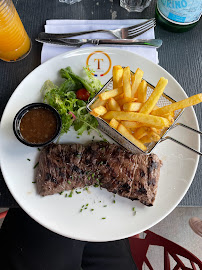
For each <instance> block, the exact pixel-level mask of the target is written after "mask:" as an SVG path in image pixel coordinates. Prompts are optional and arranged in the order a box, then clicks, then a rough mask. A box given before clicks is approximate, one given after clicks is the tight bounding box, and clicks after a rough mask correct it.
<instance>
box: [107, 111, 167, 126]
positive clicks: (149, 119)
mask: <svg viewBox="0 0 202 270" xmlns="http://www.w3.org/2000/svg"><path fill="white" fill-rule="evenodd" d="M103 118H104V119H106V120H110V119H112V118H115V119H116V120H127V121H137V122H141V123H145V124H148V125H151V126H153V127H157V128H158V127H162V126H164V127H168V126H169V121H168V120H167V119H166V118H163V117H158V116H154V115H147V114H143V113H135V112H117V111H109V112H107V113H106V114H105V115H103Z"/></svg>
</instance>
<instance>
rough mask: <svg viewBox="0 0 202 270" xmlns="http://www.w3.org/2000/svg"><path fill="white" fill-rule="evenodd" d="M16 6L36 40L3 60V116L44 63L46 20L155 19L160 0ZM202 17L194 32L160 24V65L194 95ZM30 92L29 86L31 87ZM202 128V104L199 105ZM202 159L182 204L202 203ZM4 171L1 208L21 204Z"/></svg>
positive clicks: (199, 81)
mask: <svg viewBox="0 0 202 270" xmlns="http://www.w3.org/2000/svg"><path fill="white" fill-rule="evenodd" d="M13 2H14V5H15V7H16V9H17V11H18V13H19V15H20V17H21V19H22V21H23V23H24V25H25V28H26V30H27V32H28V34H29V36H30V38H31V39H32V45H33V47H32V51H31V53H30V54H29V56H27V58H25V59H24V60H23V61H20V62H16V63H6V62H3V61H0V74H1V75H0V76H1V83H0V100H1V102H0V116H2V113H3V110H4V108H5V106H6V104H7V102H8V100H9V98H10V96H11V95H12V93H13V91H14V90H15V88H16V87H17V86H18V85H19V83H20V82H21V81H22V80H23V79H24V78H25V77H26V76H27V75H28V74H29V73H30V72H31V71H32V70H33V69H34V68H36V67H37V66H38V65H40V56H41V44H39V43H37V42H35V38H36V37H37V35H38V33H39V32H41V31H44V28H43V25H44V24H45V21H46V19H89V20H91V19H94V20H95V19H132V18H151V17H154V14H155V5H156V1H152V3H151V5H150V6H149V7H148V8H147V9H146V10H145V11H143V12H142V13H140V14H138V13H128V12H127V11H126V10H125V9H123V8H121V7H120V6H119V0H82V2H80V3H76V4H74V5H71V6H69V5H66V4H63V3H59V0H51V1H48V0H43V1H35V0H29V1H23V0H13ZM201 30H202V20H200V22H199V24H198V25H197V26H196V27H195V28H194V29H193V30H191V31H190V32H186V33H180V34H178V33H171V32H167V31H166V30H164V29H162V28H161V27H160V26H158V25H157V27H156V29H155V34H156V38H160V39H162V40H163V46H162V47H161V48H160V49H159V61H160V62H159V64H160V65H161V66H162V67H163V68H165V69H166V70H167V71H168V72H169V73H170V74H172V75H173V77H174V78H175V79H176V80H177V81H178V82H179V83H180V84H181V86H182V87H183V88H184V89H185V91H186V93H187V94H188V95H189V96H191V95H194V94H196V93H199V92H202V90H201V85H202V76H201V70H202V54H201V44H202V31H201ZM27 91H29V89H28V90H27ZM195 111H196V115H197V118H198V121H199V125H200V129H201V118H202V111H201V106H196V107H195ZM201 165H202V162H201V161H199V166H198V169H197V173H196V175H195V178H194V180H193V183H192V185H191V187H190V188H189V190H188V192H187V194H186V196H185V197H184V198H183V200H182V201H181V202H180V204H179V206H202V196H201V186H202V166H201ZM17 206H18V205H17V203H16V201H15V200H14V198H13V197H12V195H11V194H10V192H9V190H8V188H7V186H6V184H5V182H4V179H3V176H2V174H1V173H0V207H17Z"/></svg>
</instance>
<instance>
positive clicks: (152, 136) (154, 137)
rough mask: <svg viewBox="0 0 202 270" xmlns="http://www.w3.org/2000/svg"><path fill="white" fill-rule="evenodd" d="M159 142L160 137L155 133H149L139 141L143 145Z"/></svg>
mask: <svg viewBox="0 0 202 270" xmlns="http://www.w3.org/2000/svg"><path fill="white" fill-rule="evenodd" d="M159 140H160V136H159V135H158V134H156V133H155V132H150V133H149V134H148V135H146V136H144V137H142V138H141V139H140V141H141V142H142V143H143V144H144V143H151V142H158V141H159Z"/></svg>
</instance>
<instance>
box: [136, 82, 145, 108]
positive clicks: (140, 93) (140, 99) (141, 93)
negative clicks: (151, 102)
mask: <svg viewBox="0 0 202 270" xmlns="http://www.w3.org/2000/svg"><path fill="white" fill-rule="evenodd" d="M137 100H138V102H141V103H145V102H146V100H147V82H145V80H142V81H141V83H140V85H139V87H138V89H137Z"/></svg>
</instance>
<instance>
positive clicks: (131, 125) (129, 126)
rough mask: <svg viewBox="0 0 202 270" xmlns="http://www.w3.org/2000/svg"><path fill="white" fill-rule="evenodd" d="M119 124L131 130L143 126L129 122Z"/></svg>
mask: <svg viewBox="0 0 202 270" xmlns="http://www.w3.org/2000/svg"><path fill="white" fill-rule="evenodd" d="M121 124H122V125H124V126H125V127H126V128H129V129H133V130H134V129H136V128H139V127H143V126H145V124H143V123H139V122H131V121H121Z"/></svg>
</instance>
